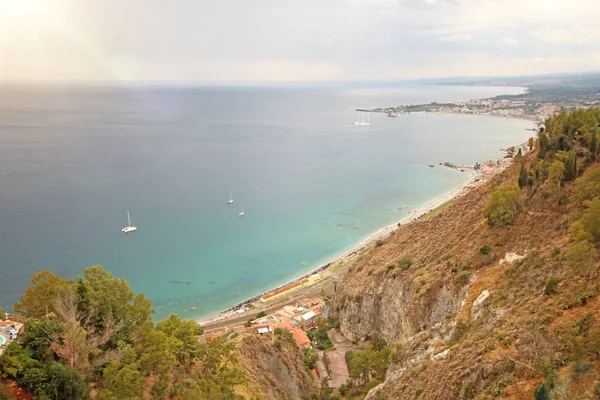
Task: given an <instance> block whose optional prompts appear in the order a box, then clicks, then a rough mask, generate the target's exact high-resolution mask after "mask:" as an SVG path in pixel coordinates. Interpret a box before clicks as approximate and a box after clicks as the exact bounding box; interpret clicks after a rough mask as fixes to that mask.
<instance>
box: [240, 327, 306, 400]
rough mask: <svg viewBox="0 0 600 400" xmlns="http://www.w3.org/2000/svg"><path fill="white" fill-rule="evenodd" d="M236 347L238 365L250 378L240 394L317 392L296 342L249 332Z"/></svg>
mask: <svg viewBox="0 0 600 400" xmlns="http://www.w3.org/2000/svg"><path fill="white" fill-rule="evenodd" d="M275 343H277V345H276V344H275ZM237 349H238V352H239V359H240V365H239V367H240V368H241V369H242V370H243V371H244V372H245V374H246V376H248V378H249V380H250V382H249V384H248V385H245V387H244V389H243V393H240V394H243V395H245V397H246V398H251V396H259V397H260V398H263V399H273V400H279V399H281V400H283V399H285V400H288V399H300V398H302V396H303V395H306V394H309V393H311V392H313V391H314V388H315V386H314V385H315V382H314V379H313V377H312V376H311V375H310V374H309V372H308V371H307V370H306V367H305V366H304V361H303V357H302V353H301V352H300V351H299V349H298V348H297V347H296V345H295V344H294V343H289V342H285V341H281V340H279V339H278V338H277V337H273V336H268V337H260V336H255V335H248V336H243V337H240V338H239V341H238V343H237Z"/></svg>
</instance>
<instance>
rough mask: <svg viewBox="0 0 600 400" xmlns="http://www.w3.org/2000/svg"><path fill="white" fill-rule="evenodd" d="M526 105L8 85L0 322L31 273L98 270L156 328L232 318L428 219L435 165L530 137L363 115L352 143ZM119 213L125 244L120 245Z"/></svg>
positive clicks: (390, 123) (462, 124)
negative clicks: (122, 283)
mask: <svg viewBox="0 0 600 400" xmlns="http://www.w3.org/2000/svg"><path fill="white" fill-rule="evenodd" d="M522 90H523V89H522V88H507V87H503V88H491V87H456V86H420V85H397V84H396V85H392V84H390V85H381V84H379V85H341V84H340V85H328V86H326V85H323V86H316V85H313V86H305V87H301V86H272V87H258V86H254V87H252V86H248V87H182V86H180V87H167V86H143V85H131V86H119V87H116V86H115V87H101V86H95V87H93V86H89V87H63V86H4V87H2V88H0V188H1V190H0V221H1V223H0V285H1V288H2V290H1V292H0V304H1V305H3V306H5V307H9V306H10V305H11V304H12V302H13V301H15V300H16V299H18V298H19V296H20V295H21V294H22V293H23V291H24V287H25V286H26V285H27V280H28V279H29V277H30V276H31V275H32V274H33V273H35V272H37V271H39V270H41V269H49V270H51V271H53V272H55V273H57V274H60V275H61V276H64V277H68V278H74V277H75V276H77V275H80V274H82V270H83V268H85V267H87V266H90V265H95V264H100V265H102V266H104V267H105V268H106V269H107V270H109V271H111V272H112V273H113V274H115V275H116V276H122V277H124V278H125V279H127V281H128V282H129V283H130V284H131V285H132V287H133V288H134V289H135V290H136V291H137V292H142V293H144V294H145V295H146V296H147V297H149V298H150V299H151V300H152V301H153V306H154V308H155V310H156V315H155V317H156V319H161V318H164V317H166V316H168V315H169V314H170V313H173V312H175V313H178V314H180V315H181V316H183V317H189V318H199V317H202V316H205V315H207V314H210V313H214V312H216V311H219V310H222V309H224V308H227V307H230V306H232V305H234V304H235V303H238V302H240V301H243V300H245V299H247V298H249V297H252V296H255V295H257V294H259V293H261V292H264V291H266V290H269V289H270V288H273V287H275V286H277V285H280V284H282V283H284V282H286V281H288V280H290V279H292V278H294V277H297V276H299V275H302V274H304V273H306V272H308V271H309V270H311V269H312V268H315V267H317V266H319V265H321V264H324V263H326V262H327V261H329V260H330V259H331V258H333V257H335V256H336V255H338V254H340V253H342V252H343V251H344V250H346V249H348V248H349V247H351V246H352V245H353V244H355V243H358V242H360V241H361V240H362V239H364V238H365V237H367V236H369V235H370V234H372V233H373V232H375V231H377V230H378V229H379V228H381V227H382V226H385V225H389V224H392V223H394V222H396V221H398V220H400V219H402V218H404V217H405V216H406V215H407V214H408V211H407V210H406V209H403V210H401V209H399V208H401V206H413V207H414V206H420V205H423V204H425V203H427V202H428V201H430V200H432V199H434V198H436V197H438V196H440V195H442V194H444V193H447V192H449V191H450V190H452V189H453V188H454V187H455V186H456V185H458V184H459V183H460V182H461V181H462V180H463V179H464V178H465V175H464V174H462V173H460V172H457V171H454V170H451V169H448V168H444V167H440V166H439V165H438V163H439V162H443V161H450V162H454V163H468V164H473V163H475V162H477V161H479V162H481V161H483V160H485V159H495V158H498V157H501V156H502V152H501V151H500V148H503V147H507V146H510V145H514V144H518V143H522V142H523V141H525V140H526V139H527V138H528V137H529V136H531V134H532V132H530V131H527V130H526V128H531V127H532V126H533V124H532V123H531V122H529V121H522V120H514V119H504V118H494V117H480V116H468V115H464V116H463V115H433V114H415V115H403V116H400V117H398V118H387V117H386V116H385V114H372V115H371V123H372V126H370V127H356V126H354V125H353V122H354V121H355V119H356V112H355V111H354V110H355V109H356V108H370V107H382V106H383V107H385V106H391V105H399V104H415V103H425V102H430V101H438V102H444V101H460V100H467V99H472V98H483V97H489V96H493V95H497V94H511V93H520V92H522ZM428 164H434V165H435V166H436V167H435V168H431V167H428ZM230 190H232V191H233V196H234V198H235V201H234V203H233V204H231V205H228V204H226V202H227V199H228V197H229V191H230ZM242 204H243V207H244V211H245V213H246V215H245V216H244V217H243V218H240V217H238V213H239V211H240V209H241V206H242ZM127 210H129V211H130V212H131V216H132V219H133V222H134V224H135V225H136V226H137V227H138V231H137V232H135V233H133V234H128V235H124V234H122V233H121V232H120V230H121V228H122V227H123V226H125V225H126V222H127V219H126V212H127ZM191 307H196V308H197V310H196V311H194V312H192V311H189V309H190V308H191Z"/></svg>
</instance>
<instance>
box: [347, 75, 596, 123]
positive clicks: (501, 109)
mask: <svg viewBox="0 0 600 400" xmlns="http://www.w3.org/2000/svg"><path fill="white" fill-rule="evenodd" d="M461 84H465V83H461ZM470 84H473V85H483V84H485V85H490V86H496V85H500V84H502V85H504V86H507V85H511V84H512V85H515V86H518V85H524V86H527V88H528V89H527V90H526V92H525V93H522V94H517V95H502V96H496V97H492V98H487V99H473V100H467V101H455V102H448V103H437V102H432V103H429V104H413V105H399V106H393V107H385V108H373V109H359V110H357V111H365V112H380V113H386V114H387V115H388V116H389V117H396V116H398V115H401V114H416V113H438V114H474V115H488V116H496V117H508V118H520V119H527V120H531V121H534V122H536V123H538V124H541V123H543V122H544V121H545V120H546V118H548V117H549V116H551V115H553V114H556V113H558V112H560V111H561V110H566V111H572V110H576V109H587V108H590V107H599V106H600V74H595V75H590V76H585V77H583V78H582V77H569V78H564V79H560V80H556V79H555V80H551V81H546V80H532V81H519V80H515V81H514V82H505V81H502V82H495V81H490V82H485V83H482V82H472V83H470Z"/></svg>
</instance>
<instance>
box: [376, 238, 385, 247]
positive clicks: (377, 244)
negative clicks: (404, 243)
mask: <svg viewBox="0 0 600 400" xmlns="http://www.w3.org/2000/svg"><path fill="white" fill-rule="evenodd" d="M384 243H385V242H384V241H383V240H381V239H377V241H376V242H375V246H377V247H379V246H383V244H384Z"/></svg>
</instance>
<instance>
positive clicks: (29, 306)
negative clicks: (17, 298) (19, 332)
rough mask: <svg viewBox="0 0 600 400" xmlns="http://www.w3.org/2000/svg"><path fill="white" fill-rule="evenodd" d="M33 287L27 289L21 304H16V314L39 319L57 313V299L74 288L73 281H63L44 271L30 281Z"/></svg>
mask: <svg viewBox="0 0 600 400" xmlns="http://www.w3.org/2000/svg"><path fill="white" fill-rule="evenodd" d="M29 282H31V284H32V286H28V287H27V288H25V294H24V295H23V296H21V302H15V304H14V305H13V308H14V309H15V311H16V312H18V313H21V314H23V315H25V316H27V317H39V316H42V315H46V314H47V313H49V312H55V311H56V310H55V309H54V305H55V304H56V301H57V299H58V298H59V297H60V296H62V295H64V294H66V293H67V292H68V291H69V290H71V289H72V288H73V281H70V280H66V279H62V278H61V277H60V276H57V275H54V274H53V273H52V272H50V271H47V270H42V271H40V272H38V273H37V274H34V275H33V276H32V277H31V279H30V280H29Z"/></svg>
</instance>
